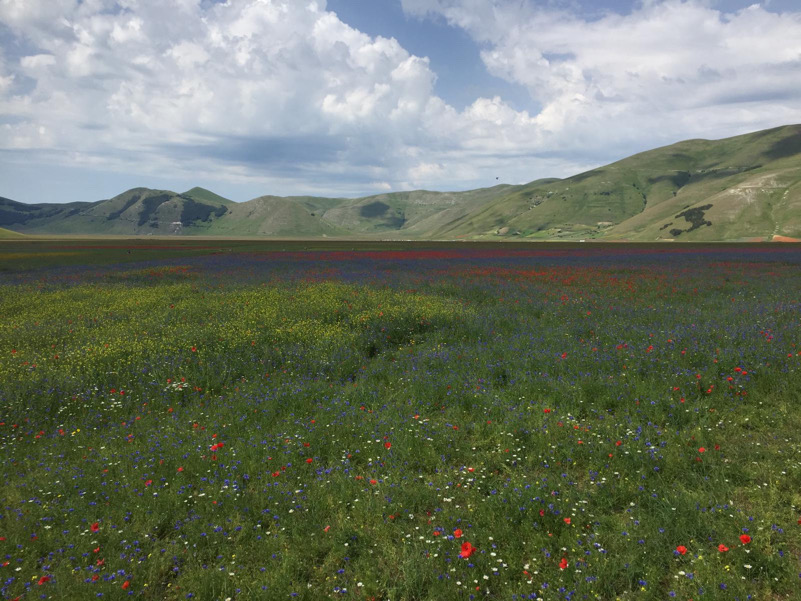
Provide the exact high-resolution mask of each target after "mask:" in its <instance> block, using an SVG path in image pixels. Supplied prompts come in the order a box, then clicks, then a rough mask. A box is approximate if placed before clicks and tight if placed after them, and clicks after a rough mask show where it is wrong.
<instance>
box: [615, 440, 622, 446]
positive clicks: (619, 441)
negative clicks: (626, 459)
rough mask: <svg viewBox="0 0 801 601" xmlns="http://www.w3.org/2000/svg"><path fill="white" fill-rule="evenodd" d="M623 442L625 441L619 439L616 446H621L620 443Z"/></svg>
mask: <svg viewBox="0 0 801 601" xmlns="http://www.w3.org/2000/svg"><path fill="white" fill-rule="evenodd" d="M622 444H623V441H622V440H618V441H617V442H616V443H615V446H616V447H619V446H620V445H622Z"/></svg>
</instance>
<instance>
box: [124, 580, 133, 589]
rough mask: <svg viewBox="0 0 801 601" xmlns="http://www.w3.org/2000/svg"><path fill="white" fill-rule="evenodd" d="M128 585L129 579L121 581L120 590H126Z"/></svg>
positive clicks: (129, 583)
mask: <svg viewBox="0 0 801 601" xmlns="http://www.w3.org/2000/svg"><path fill="white" fill-rule="evenodd" d="M130 586H131V581H130V580H126V581H125V582H123V583H122V590H127V589H128V587H130Z"/></svg>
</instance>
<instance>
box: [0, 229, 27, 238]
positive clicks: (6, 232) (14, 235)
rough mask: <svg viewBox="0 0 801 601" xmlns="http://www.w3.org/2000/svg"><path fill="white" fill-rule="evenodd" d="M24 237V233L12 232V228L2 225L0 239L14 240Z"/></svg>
mask: <svg viewBox="0 0 801 601" xmlns="http://www.w3.org/2000/svg"><path fill="white" fill-rule="evenodd" d="M24 237H25V235H24V234H20V233H19V232H12V231H11V230H7V229H5V228H2V227H0V240H14V239H18V238H24Z"/></svg>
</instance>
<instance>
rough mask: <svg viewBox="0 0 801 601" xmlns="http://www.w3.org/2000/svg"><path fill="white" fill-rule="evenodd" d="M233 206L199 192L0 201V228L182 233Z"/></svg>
mask: <svg viewBox="0 0 801 601" xmlns="http://www.w3.org/2000/svg"><path fill="white" fill-rule="evenodd" d="M233 204H234V203H233V202H231V201H230V200H227V199H225V198H222V197H221V196H217V195H216V194H214V193H213V192H209V191H208V190H203V189H202V188H193V189H192V190H190V191H189V192H188V193H187V194H176V193H175V192H171V191H169V190H150V189H148V188H134V189H132V190H128V191H127V192H123V193H122V194H119V195H117V196H115V197H114V198H110V199H108V200H100V201H97V202H75V203H69V204H63V205H61V204H39V205H28V204H23V203H19V202H14V201H13V200H9V199H7V198H0V227H5V228H8V229H12V230H15V231H19V232H26V233H37V234H127V235H136V234H140V235H141V234H162V235H165V234H181V233H184V230H185V229H188V230H192V229H195V228H202V227H203V226H205V225H208V224H209V223H210V222H211V221H213V220H215V219H218V218H220V217H222V216H223V215H225V213H227V212H228V207H229V206H232V205H233Z"/></svg>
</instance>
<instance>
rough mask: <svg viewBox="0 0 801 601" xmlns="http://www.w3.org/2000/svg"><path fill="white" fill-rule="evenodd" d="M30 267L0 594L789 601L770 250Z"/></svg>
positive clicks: (167, 259) (788, 300) (793, 385)
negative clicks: (3, 572) (780, 600)
mask: <svg viewBox="0 0 801 601" xmlns="http://www.w3.org/2000/svg"><path fill="white" fill-rule="evenodd" d="M146 243H147V244H152V241H146ZM47 244H52V243H47V242H43V241H38V242H30V243H26V244H25V245H23V246H22V247H21V249H19V250H16V251H15V252H18V253H25V256H17V257H16V258H15V259H14V260H10V259H8V258H7V257H6V254H3V255H2V258H0V261H3V262H4V263H5V264H6V267H8V264H9V263H11V264H13V265H15V266H16V267H15V269H14V270H13V271H12V270H11V269H10V268H9V269H7V270H6V271H4V272H2V273H5V275H0V277H2V278H3V280H2V283H1V285H0V315H2V316H3V318H2V319H1V320H0V448H1V449H2V452H3V456H4V459H5V461H4V462H3V463H2V470H3V471H2V476H3V477H4V478H5V479H6V481H8V482H13V483H14V485H13V486H7V487H5V488H4V489H3V491H2V493H0V494H2V507H3V510H2V516H1V517H0V538H1V539H2V540H0V545H2V550H3V554H4V557H5V559H3V562H5V563H4V564H3V565H2V567H0V569H2V570H5V574H4V578H3V580H2V586H0V596H2V598H5V599H13V598H16V597H22V598H30V597H33V596H34V595H35V596H39V595H46V596H52V597H53V598H64V599H67V598H69V599H89V598H96V596H97V595H98V594H99V593H102V594H103V595H105V596H112V597H116V596H118V595H120V594H122V592H123V591H125V592H127V593H128V594H130V595H132V596H135V597H137V598H141V599H176V600H177V599H187V598H195V599H204V600H206V599H209V600H211V599H227V598H231V599H253V598H268V599H281V598H290V599H291V598H298V599H321V598H332V597H345V598H359V599H364V598H366V599H372V598H375V599H393V600H398V599H409V600H413V599H414V600H418V599H419V600H422V599H437V600H447V599H471V598H474V599H477V598H486V599H529V598H531V599H537V598H540V599H603V600H606V599H665V598H673V596H675V598H677V599H685V600H686V599H690V598H692V599H743V600H744V599H748V598H752V599H792V598H793V596H794V595H795V587H796V586H797V584H796V583H797V580H798V572H799V556H800V555H801V525H799V524H798V521H799V517H801V494H799V490H801V486H799V485H801V477H800V474H799V469H801V445H799V435H798V432H801V415H799V413H798V411H797V406H798V402H799V401H801V387H799V385H798V371H799V366H800V365H801V347H799V344H801V340H799V335H798V332H799V328H798V324H799V317H800V315H799V311H800V310H801V305H799V299H798V297H797V291H798V286H799V281H798V277H799V276H798V273H799V272H798V262H799V261H801V257H799V253H798V251H797V250H795V249H793V248H791V247H789V246H787V247H780V248H779V249H777V248H776V247H773V249H769V247H749V248H748V249H745V248H740V247H731V246H725V247H714V248H709V247H697V248H696V247H682V248H683V250H675V249H672V248H671V249H668V250H664V249H663V250H654V249H649V248H647V247H623V248H620V247H611V248H610V247H608V246H607V247H588V246H586V245H576V246H575V247H567V246H550V247H538V248H537V249H531V248H530V247H528V248H526V249H524V248H523V247H512V246H506V245H504V246H502V247H487V246H478V245H470V246H463V245H459V246H457V247H453V246H451V247H447V246H441V245H439V246H437V245H434V246H403V245H398V248H397V249H394V250H385V251H382V250H380V247H375V248H372V247H371V248H365V249H362V250H351V249H350V247H349V246H344V247H343V246H342V245H341V244H340V245H339V246H337V245H333V244H332V245H331V246H330V247H326V248H325V249H323V248H319V249H309V248H308V245H307V250H305V251H304V250H303V247H302V243H294V246H293V245H292V244H293V243H284V248H285V249H286V252H281V250H280V248H278V247H277V246H276V245H275V244H277V243H274V245H266V246H265V245H259V244H258V243H255V242H248V241H241V242H230V243H226V246H217V247H214V248H204V247H203V245H204V243H203V241H199V240H196V241H190V242H186V241H182V243H181V245H171V244H168V243H166V242H165V243H164V246H165V248H164V249H160V250H159V249H153V248H150V249H148V248H147V247H146V244H145V243H144V242H143V243H141V244H145V246H136V244H140V243H134V242H132V243H131V246H132V247H133V251H134V252H133V253H132V254H133V255H137V254H138V256H137V257H136V259H132V258H131V255H129V254H128V253H127V250H130V249H124V248H115V249H109V248H105V247H107V246H109V245H108V243H105V244H104V243H103V241H96V240H95V241H73V242H71V243H67V242H65V243H64V244H67V246H69V245H70V244H72V245H73V247H71V249H70V251H69V252H78V253H82V254H79V255H78V257H79V258H80V261H81V262H80V263H79V262H76V261H77V260H78V259H76V258H75V255H69V256H65V255H54V254H52V253H53V252H54V251H53V249H52V247H49V246H47ZM217 244H218V245H219V244H220V243H217ZM37 245H38V246H37ZM210 245H211V244H210V243H206V246H207V247H208V246H210ZM118 246H119V245H118ZM211 246H213V245H211ZM365 246H370V245H365ZM76 247H84V248H76ZM15 248H16V247H15ZM3 252H4V253H8V252H10V251H8V250H7V249H6V250H4V251H3ZM60 252H67V251H64V250H63V249H62V250H61V251H60ZM157 252H159V253H162V256H161V257H160V258H156V257H155V255H154V254H146V253H157ZM649 253H651V254H649ZM38 254H42V255H44V257H45V258H37V256H36V255H38ZM113 259H118V260H122V262H119V261H118V262H116V263H114V262H111V261H112V260H113ZM45 262H46V263H47V268H44V265H45ZM741 537H742V538H741ZM749 537H750V538H749ZM466 543H469V544H470V547H466V546H463V545H465V544H466ZM720 545H724V547H719V546H720ZM473 547H474V548H475V551H473V552H470V550H469V549H470V548H473ZM724 548H725V549H727V550H722V549H724ZM682 550H684V551H685V552H684V554H682V552H681V551H682ZM463 551H464V554H465V555H468V557H461V556H460V553H462V552H463Z"/></svg>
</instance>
